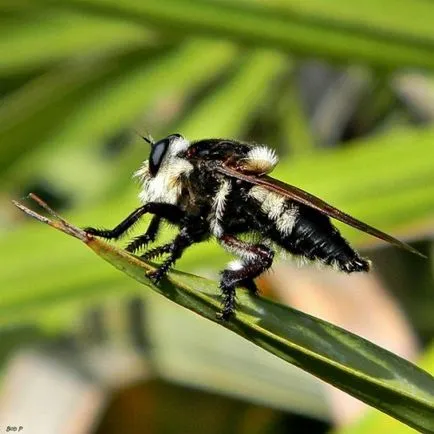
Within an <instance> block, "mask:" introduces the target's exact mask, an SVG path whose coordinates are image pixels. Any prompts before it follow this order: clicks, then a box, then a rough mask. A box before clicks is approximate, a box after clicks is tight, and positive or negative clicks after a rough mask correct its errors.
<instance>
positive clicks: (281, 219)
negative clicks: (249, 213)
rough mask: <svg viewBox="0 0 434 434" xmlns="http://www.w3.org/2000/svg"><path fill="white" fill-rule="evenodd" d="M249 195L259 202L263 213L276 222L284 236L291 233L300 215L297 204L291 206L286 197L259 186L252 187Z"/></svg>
mask: <svg viewBox="0 0 434 434" xmlns="http://www.w3.org/2000/svg"><path fill="white" fill-rule="evenodd" d="M249 195H250V196H251V197H253V198H254V199H256V200H257V201H258V202H259V205H260V207H261V209H262V211H264V213H266V214H267V215H268V217H269V218H270V219H271V220H273V221H274V222H275V224H276V228H277V229H278V230H279V231H280V232H281V233H282V234H284V235H289V234H290V233H291V231H292V229H293V227H294V225H295V221H296V219H297V215H298V207H297V206H296V205H295V204H294V205H290V204H289V203H288V201H287V199H286V198H285V197H283V196H281V195H280V194H277V193H273V192H270V191H268V190H267V189H265V188H263V187H259V186H255V187H252V188H251V189H250V191H249Z"/></svg>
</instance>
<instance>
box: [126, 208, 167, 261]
mask: <svg viewBox="0 0 434 434" xmlns="http://www.w3.org/2000/svg"><path fill="white" fill-rule="evenodd" d="M160 223H161V217H160V216H157V215H156V216H154V217H152V220H151V223H150V224H149V227H148V229H147V231H146V233H144V234H143V235H139V236H138V237H136V238H134V240H133V241H131V242H130V243H129V244H128V246H127V247H126V248H125V250H126V251H127V252H131V253H134V252H136V251H137V250H139V249H141V248H142V247H146V245H147V244H149V243H151V242H153V241H155V238H156V237H157V235H158V231H159V229H160Z"/></svg>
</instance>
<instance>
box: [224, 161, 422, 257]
mask: <svg viewBox="0 0 434 434" xmlns="http://www.w3.org/2000/svg"><path fill="white" fill-rule="evenodd" d="M217 170H218V171H219V172H221V173H223V174H225V175H227V176H230V177H233V178H237V179H240V180H242V181H246V182H249V183H251V184H254V185H259V186H261V187H264V188H265V189H267V190H268V191H271V192H273V193H277V194H281V195H282V196H285V197H287V198H288V199H291V200H294V201H296V202H299V203H302V204H303V205H306V206H308V207H310V208H313V209H316V210H317V211H319V212H321V213H323V214H325V215H327V216H329V217H332V218H334V219H336V220H339V221H341V222H343V223H345V224H347V225H349V226H352V227H354V228H356V229H359V230H360V231H362V232H366V233H368V234H370V235H373V236H374V237H377V238H379V239H381V240H384V241H387V242H388V243H390V244H394V245H395V246H397V247H400V248H402V249H405V250H408V251H409V252H411V253H414V254H415V255H418V256H422V257H423V258H425V257H426V256H425V255H423V254H422V253H420V252H419V251H418V250H416V249H414V248H413V247H411V246H410V245H408V244H407V243H404V242H403V241H400V240H398V239H396V238H394V237H392V236H391V235H388V234H386V233H384V232H382V231H380V230H378V229H375V228H374V227H372V226H369V225H368V224H366V223H363V222H361V221H360V220H357V219H356V218H354V217H351V216H350V215H349V214H346V213H344V212H343V211H341V210H339V209H337V208H335V207H334V206H332V205H329V204H328V203H327V202H324V201H323V200H322V199H320V198H319V197H316V196H314V195H313V194H310V193H308V192H307V191H304V190H302V189H301V188H298V187H295V186H293V185H290V184H286V183H284V182H282V181H279V180H277V179H274V178H271V177H270V176H266V175H265V176H254V175H247V174H244V173H241V172H239V171H237V170H235V169H232V168H230V167H227V166H224V165H223V166H219V167H218V169H217Z"/></svg>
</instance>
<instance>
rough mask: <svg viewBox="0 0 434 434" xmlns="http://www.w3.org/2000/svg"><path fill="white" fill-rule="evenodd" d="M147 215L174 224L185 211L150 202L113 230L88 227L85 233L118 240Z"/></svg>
mask: <svg viewBox="0 0 434 434" xmlns="http://www.w3.org/2000/svg"><path fill="white" fill-rule="evenodd" d="M147 213H151V214H155V215H158V216H160V217H162V218H164V219H166V220H168V221H170V222H173V223H176V222H179V220H180V219H181V218H182V217H183V215H184V213H183V211H181V210H180V209H179V208H178V207H177V206H176V205H171V204H168V203H156V202H150V203H147V204H146V205H143V206H141V207H139V208H137V209H136V210H134V211H133V212H132V213H131V214H130V215H129V216H128V217H127V218H126V219H125V220H122V221H121V222H120V223H119V224H118V225H117V226H116V227H115V228H113V229H96V228H93V227H87V228H85V229H84V231H85V232H86V233H88V234H89V235H95V236H97V237H102V238H106V239H108V240H110V239H118V238H120V237H121V236H122V235H124V234H125V232H126V231H127V230H128V229H130V228H131V227H132V226H133V225H134V224H135V223H137V222H138V221H139V219H140V218H141V217H142V216H143V215H145V214H147Z"/></svg>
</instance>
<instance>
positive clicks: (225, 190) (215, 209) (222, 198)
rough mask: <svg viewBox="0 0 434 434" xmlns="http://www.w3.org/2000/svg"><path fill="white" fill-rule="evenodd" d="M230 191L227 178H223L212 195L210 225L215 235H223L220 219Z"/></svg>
mask: <svg viewBox="0 0 434 434" xmlns="http://www.w3.org/2000/svg"><path fill="white" fill-rule="evenodd" d="M230 192H231V183H230V181H229V180H223V181H222V183H221V184H220V186H219V189H218V190H217V193H216V195H215V197H214V202H213V204H212V208H211V218H210V226H211V231H212V233H213V234H214V235H215V236H216V237H221V236H222V235H223V228H222V227H221V221H222V219H223V215H224V212H225V207H226V199H227V197H228V195H229V193H230Z"/></svg>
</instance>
